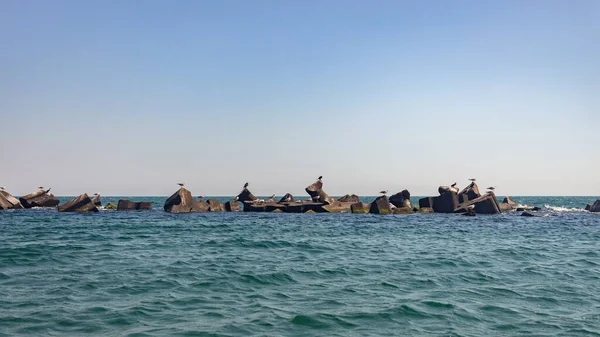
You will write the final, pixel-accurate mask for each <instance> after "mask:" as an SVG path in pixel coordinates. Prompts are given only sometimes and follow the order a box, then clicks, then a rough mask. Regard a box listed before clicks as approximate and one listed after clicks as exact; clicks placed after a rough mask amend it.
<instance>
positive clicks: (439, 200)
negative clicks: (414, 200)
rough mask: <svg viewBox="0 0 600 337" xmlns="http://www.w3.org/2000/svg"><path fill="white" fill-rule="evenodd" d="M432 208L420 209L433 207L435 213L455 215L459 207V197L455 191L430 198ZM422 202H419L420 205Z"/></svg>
mask: <svg viewBox="0 0 600 337" xmlns="http://www.w3.org/2000/svg"><path fill="white" fill-rule="evenodd" d="M429 200H430V201H431V206H426V205H424V206H420V207H431V208H433V211H434V212H435V213H453V212H454V210H455V209H456V207H458V195H457V194H456V192H454V191H449V192H446V193H444V194H442V195H440V196H437V197H434V198H429ZM420 204H421V202H420V201H419V205H420Z"/></svg>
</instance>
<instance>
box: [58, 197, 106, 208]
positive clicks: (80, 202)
mask: <svg viewBox="0 0 600 337" xmlns="http://www.w3.org/2000/svg"><path fill="white" fill-rule="evenodd" d="M58 211H59V212H98V207H96V205H94V203H93V202H92V199H90V197H89V196H88V195H87V194H86V193H84V194H82V195H80V196H78V197H77V198H75V199H72V200H71V201H69V202H67V203H65V204H63V205H60V206H58Z"/></svg>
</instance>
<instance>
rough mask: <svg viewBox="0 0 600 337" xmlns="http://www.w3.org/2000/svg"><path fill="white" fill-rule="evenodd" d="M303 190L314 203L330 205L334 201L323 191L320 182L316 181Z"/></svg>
mask: <svg viewBox="0 0 600 337" xmlns="http://www.w3.org/2000/svg"><path fill="white" fill-rule="evenodd" d="M304 190H305V191H306V193H308V195H310V197H311V198H312V200H313V201H314V202H320V203H325V204H331V203H333V201H334V200H333V198H331V197H329V196H328V195H327V193H325V191H323V182H322V181H321V180H317V181H315V182H314V183H312V184H311V185H308V186H307V187H306V188H305V189H304Z"/></svg>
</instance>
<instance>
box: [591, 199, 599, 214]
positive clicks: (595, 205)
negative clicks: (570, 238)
mask: <svg viewBox="0 0 600 337" xmlns="http://www.w3.org/2000/svg"><path fill="white" fill-rule="evenodd" d="M590 212H594V213H595V212H600V199H599V200H596V202H595V203H594V204H593V205H592V207H590Z"/></svg>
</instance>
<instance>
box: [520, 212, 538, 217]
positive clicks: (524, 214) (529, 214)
mask: <svg viewBox="0 0 600 337" xmlns="http://www.w3.org/2000/svg"><path fill="white" fill-rule="evenodd" d="M521 216H537V215H535V214H533V213H529V212H523V213H521Z"/></svg>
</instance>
